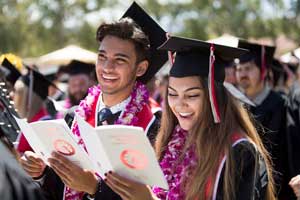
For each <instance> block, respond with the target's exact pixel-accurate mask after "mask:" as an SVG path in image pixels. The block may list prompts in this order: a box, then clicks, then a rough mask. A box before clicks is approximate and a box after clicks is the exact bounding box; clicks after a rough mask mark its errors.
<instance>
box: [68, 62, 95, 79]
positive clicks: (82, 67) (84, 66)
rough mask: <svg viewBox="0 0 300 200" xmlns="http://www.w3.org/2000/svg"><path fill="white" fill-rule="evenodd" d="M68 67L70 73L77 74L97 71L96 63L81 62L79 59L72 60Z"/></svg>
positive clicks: (88, 73) (89, 73)
mask: <svg viewBox="0 0 300 200" xmlns="http://www.w3.org/2000/svg"><path fill="white" fill-rule="evenodd" d="M65 67H66V72H67V73H68V74H70V75H71V76H72V75H77V74H87V75H91V74H92V72H94V71H95V64H91V63H86V62H81V61H79V60H72V61H71V62H70V63H69V64H68V65H66V66H65Z"/></svg>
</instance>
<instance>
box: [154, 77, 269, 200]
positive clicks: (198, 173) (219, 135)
mask: <svg viewBox="0 0 300 200" xmlns="http://www.w3.org/2000/svg"><path fill="white" fill-rule="evenodd" d="M200 82H201V84H202V86H204V87H203V88H204V100H203V108H202V113H201V117H200V119H198V123H196V124H197V125H196V127H194V128H193V130H192V131H190V133H189V137H188V138H187V142H186V146H185V148H187V147H189V146H191V145H195V152H196V155H197V156H198V161H199V162H198V165H197V166H196V168H195V169H194V171H193V172H192V174H193V178H192V179H190V180H188V184H186V185H188V187H184V188H182V189H183V190H184V191H185V194H186V200H195V199H200V200H201V199H205V196H204V194H205V193H206V191H205V187H206V184H207V181H208V179H209V178H212V180H213V183H214V179H215V176H216V171H217V169H218V166H219V160H220V157H221V155H222V154H223V153H225V154H226V156H227V160H226V164H225V173H224V181H223V188H224V194H223V198H222V199H224V200H234V199H235V192H234V191H235V182H234V177H235V166H234V159H233V156H232V155H233V154H232V148H231V147H232V140H231V136H232V134H233V133H234V132H237V131H238V132H239V133H242V134H244V135H245V137H247V138H248V139H249V140H250V141H252V142H253V143H254V144H255V145H256V147H257V150H258V151H259V152H260V154H261V155H262V157H263V159H264V160H265V162H266V169H267V173H268V187H267V194H266V197H267V198H266V199H268V200H273V199H275V197H274V188H273V178H272V170H271V169H272V168H271V164H270V159H269V157H268V153H267V151H266V150H265V148H264V146H263V144H262V142H261V139H260V138H259V136H258V134H257V131H256V129H255V127H254V125H253V123H252V121H251V119H250V117H249V115H248V112H247V110H246V109H245V108H244V107H243V106H242V105H241V103H240V102H238V100H236V99H235V98H234V97H232V96H231V94H229V92H228V91H227V90H226V89H225V88H224V86H223V85H221V84H218V83H217V84H215V88H216V96H217V100H218V104H219V110H220V114H221V123H219V124H214V122H213V116H212V113H211V109H210V103H209V96H208V89H207V84H206V83H207V79H202V78H200ZM167 95H168V92H166V99H165V110H164V112H163V116H162V123H161V128H160V131H159V133H158V136H157V139H156V143H155V149H156V153H157V156H158V158H159V159H161V158H162V156H163V153H164V151H165V149H166V148H167V144H168V142H169V140H170V138H171V134H172V132H173V129H174V127H175V126H176V124H178V121H177V119H176V117H175V115H174V114H173V113H172V111H171V109H170V107H169V105H168V99H167ZM212 189H213V188H211V189H210V191H209V196H212Z"/></svg>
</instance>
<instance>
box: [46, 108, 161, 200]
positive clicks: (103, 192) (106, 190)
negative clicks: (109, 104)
mask: <svg viewBox="0 0 300 200" xmlns="http://www.w3.org/2000/svg"><path fill="white" fill-rule="evenodd" d="M119 115H120V113H117V114H116V116H115V119H117V118H118V116H119ZM159 125H160V119H158V118H156V119H155V121H154V122H153V123H152V125H151V126H150V128H149V131H148V134H147V136H148V138H149V140H150V142H151V143H152V144H154V140H155V137H156V135H157V132H158V128H159ZM43 178H44V180H43V183H42V184H41V187H42V188H43V190H44V191H45V193H46V199H48V200H62V199H63V192H64V184H63V182H62V181H61V179H60V178H59V176H57V174H56V173H55V172H54V171H53V170H52V169H51V168H49V167H47V168H46V170H45V173H44V177H43ZM83 199H84V200H87V199H88V198H87V194H85V195H84V197H83ZM95 200H121V197H120V196H119V195H117V194H116V193H115V192H113V191H112V190H111V189H110V187H108V186H107V185H106V184H105V182H104V181H102V182H101V187H100V190H99V191H97V193H96V197H95Z"/></svg>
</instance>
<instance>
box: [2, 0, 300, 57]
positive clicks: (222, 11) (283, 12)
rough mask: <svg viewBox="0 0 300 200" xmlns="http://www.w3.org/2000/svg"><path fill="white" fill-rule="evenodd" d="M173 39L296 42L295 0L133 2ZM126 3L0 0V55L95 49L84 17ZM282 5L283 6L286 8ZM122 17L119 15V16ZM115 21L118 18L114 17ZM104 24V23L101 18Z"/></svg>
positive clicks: (298, 12) (299, 14)
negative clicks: (227, 36) (283, 38)
mask: <svg viewBox="0 0 300 200" xmlns="http://www.w3.org/2000/svg"><path fill="white" fill-rule="evenodd" d="M137 2H138V3H139V4H141V5H142V6H143V7H144V8H145V9H146V10H147V11H149V12H150V14H151V15H152V16H154V17H155V18H156V19H157V20H159V21H160V22H165V23H161V24H163V26H164V28H165V29H166V30H168V31H169V32H171V34H173V35H181V36H187V37H193V38H199V39H203V40H205V39H210V38H213V37H217V36H220V35H222V34H223V33H229V34H232V35H235V36H238V37H242V38H249V37H255V38H260V37H271V38H273V39H275V38H276V37H277V36H278V35H279V34H282V33H283V34H285V35H286V36H288V37H290V38H292V39H294V40H295V41H298V42H300V37H299V32H300V0H137ZM130 3H131V1H130V0H128V1H124V0H0V38H1V39H0V53H5V52H14V53H16V54H18V55H20V56H22V57H24V56H26V57H29V56H39V55H42V54H44V53H48V52H49V51H52V50H55V49H58V48H61V47H63V46H65V45H67V44H71V43H73V44H77V45H80V46H83V47H84V48H87V49H90V50H95V48H97V45H98V44H97V42H95V31H96V28H97V27H96V25H95V24H97V25H98V24H99V23H95V24H93V25H91V24H89V23H88V21H87V20H86V18H85V16H86V14H89V13H91V12H96V13H97V12H100V11H101V9H102V8H113V7H114V6H116V5H117V6H120V7H122V8H124V10H125V9H126V7H127V6H128V5H129V4H130ZM286 3H288V4H286ZM121 12H122V11H121ZM120 16H121V13H120ZM103 20H105V19H103Z"/></svg>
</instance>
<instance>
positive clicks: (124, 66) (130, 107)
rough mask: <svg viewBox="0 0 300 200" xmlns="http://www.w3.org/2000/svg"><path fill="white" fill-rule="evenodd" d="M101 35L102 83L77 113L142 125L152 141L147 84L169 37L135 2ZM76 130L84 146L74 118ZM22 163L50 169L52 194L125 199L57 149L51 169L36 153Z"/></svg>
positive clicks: (37, 172) (94, 120)
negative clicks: (162, 47)
mask: <svg viewBox="0 0 300 200" xmlns="http://www.w3.org/2000/svg"><path fill="white" fill-rule="evenodd" d="M126 17H130V18H132V19H133V20H134V21H133V20H132V19H129V18H126ZM97 40H98V41H99V42H100V46H99V49H98V60H97V63H96V74H97V79H98V82H99V85H98V86H95V87H92V88H90V89H89V93H88V95H87V97H86V98H85V100H84V101H82V102H81V103H80V105H79V107H78V109H77V111H76V112H77V113H78V114H79V115H80V116H81V117H83V118H84V119H85V120H86V121H87V122H88V123H90V124H91V125H92V126H99V125H105V124H124V125H133V126H139V127H142V128H143V129H144V130H145V132H146V134H147V136H148V138H149V140H150V141H151V142H153V140H154V138H155V135H156V131H157V128H158V121H157V120H156V119H155V117H154V115H153V114H152V112H151V109H150V107H149V104H148V98H149V96H148V92H147V89H146V86H145V85H144V83H146V82H147V81H148V80H150V79H151V78H152V77H153V76H154V74H155V73H156V72H157V71H158V70H159V68H160V67H161V66H162V65H163V64H164V63H165V62H166V61H167V58H168V56H167V53H166V52H159V51H157V50H156V49H157V47H158V46H159V45H161V44H162V43H163V42H164V41H165V40H166V33H165V31H164V30H163V29H162V28H160V26H159V25H158V24H156V22H154V21H153V19H152V18H151V17H150V16H149V15H147V14H146V13H145V11H144V10H143V9H141V8H140V7H139V6H138V5H137V4H136V3H133V4H132V6H131V7H130V8H129V9H128V10H127V12H126V13H125V15H124V16H123V19H121V20H119V21H117V22H114V23H110V24H107V23H103V24H102V25H100V27H99V28H98V30H97ZM72 131H73V133H74V135H75V137H76V139H77V142H78V144H79V145H80V146H82V147H84V143H83V141H82V139H81V137H80V132H79V129H78V126H77V124H76V122H74V123H73V126H72ZM22 163H23V166H24V168H25V170H26V171H27V172H28V173H29V174H31V176H32V177H40V176H41V175H43V174H45V173H46V176H44V178H43V180H42V182H43V187H44V188H45V191H46V192H47V194H48V195H49V197H48V198H49V199H64V200H69V199H72V200H77V199H84V198H90V199H91V198H95V199H121V198H120V197H119V196H118V195H117V194H116V193H114V192H113V191H112V190H111V189H110V188H109V187H108V186H107V185H106V184H105V182H104V181H102V180H101V179H100V178H98V177H97V176H96V175H95V173H94V172H92V171H87V170H85V169H81V168H80V167H78V166H77V165H75V164H73V163H71V162H70V161H69V160H68V159H67V158H65V157H63V156H61V155H60V154H58V153H53V155H52V158H50V159H49V163H50V166H51V170H50V169H49V168H47V170H46V171H45V170H44V169H45V165H44V164H43V163H42V162H41V160H40V159H39V158H38V157H36V155H35V154H34V153H32V152H28V153H27V154H25V156H24V157H23V159H22ZM47 173H48V174H47ZM57 175H58V176H57ZM54 186H55V187H54Z"/></svg>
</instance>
